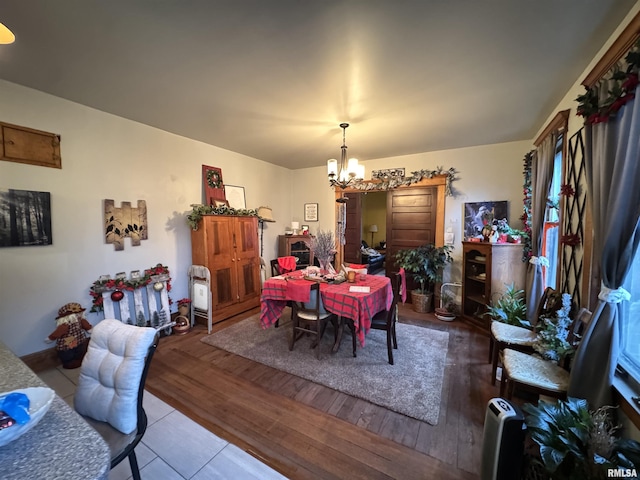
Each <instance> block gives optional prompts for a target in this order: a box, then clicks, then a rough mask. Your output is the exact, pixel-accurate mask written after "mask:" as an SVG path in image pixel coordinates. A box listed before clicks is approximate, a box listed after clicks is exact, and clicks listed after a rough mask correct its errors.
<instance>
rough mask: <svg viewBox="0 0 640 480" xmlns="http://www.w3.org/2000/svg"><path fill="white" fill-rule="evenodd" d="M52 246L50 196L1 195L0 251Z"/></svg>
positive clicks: (26, 192) (27, 193)
mask: <svg viewBox="0 0 640 480" xmlns="http://www.w3.org/2000/svg"><path fill="white" fill-rule="evenodd" d="M52 243H53V239H52V237H51V194H50V193H49V192H34V191H31V190H13V189H9V190H5V191H0V247H27V246H34V245H51V244H52Z"/></svg>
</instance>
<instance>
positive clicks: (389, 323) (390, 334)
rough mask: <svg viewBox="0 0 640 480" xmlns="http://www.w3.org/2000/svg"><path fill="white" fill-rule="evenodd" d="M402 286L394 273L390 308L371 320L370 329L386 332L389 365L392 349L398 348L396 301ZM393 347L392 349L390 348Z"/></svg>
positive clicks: (391, 358) (391, 359)
mask: <svg viewBox="0 0 640 480" xmlns="http://www.w3.org/2000/svg"><path fill="white" fill-rule="evenodd" d="M401 285H402V278H401V276H400V273H394V274H393V277H392V278H391V288H392V290H393V300H392V301H391V308H389V310H383V311H382V312H378V313H376V314H375V315H374V316H373V318H372V319H371V328H372V329H374V330H384V331H386V332H387V356H388V357H389V363H390V364H391V365H393V349H397V348H398V340H397V338H396V319H397V318H398V316H397V311H398V301H399V300H400V286H401ZM352 333H353V339H354V345H353V352H354V355H353V356H354V357H355V332H352ZM392 345H393V348H392Z"/></svg>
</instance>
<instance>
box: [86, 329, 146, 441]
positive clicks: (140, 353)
mask: <svg viewBox="0 0 640 480" xmlns="http://www.w3.org/2000/svg"><path fill="white" fill-rule="evenodd" d="M155 335H156V331H155V329H153V328H148V327H136V326H133V325H127V324H124V323H122V322H120V321H119V320H112V319H106V320H102V321H101V322H100V323H98V324H97V325H96V326H95V327H94V328H93V332H92V335H91V341H90V342H89V348H88V349H87V354H86V355H85V357H84V360H83V362H82V367H81V369H80V377H79V380H78V387H77V389H76V393H75V397H74V405H75V409H76V411H77V412H78V413H80V414H81V415H86V416H88V417H91V418H94V419H96V420H100V421H102V422H108V423H109V424H111V425H112V426H113V427H114V428H115V429H117V430H119V431H121V432H122V433H124V434H129V433H131V432H133V431H134V430H135V429H136V426H137V405H138V404H137V400H138V390H139V387H140V379H141V376H142V371H143V369H144V363H145V357H146V355H147V352H148V350H149V346H150V345H151V344H152V343H153V340H154V338H155Z"/></svg>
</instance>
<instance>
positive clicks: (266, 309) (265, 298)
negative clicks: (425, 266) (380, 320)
mask: <svg viewBox="0 0 640 480" xmlns="http://www.w3.org/2000/svg"><path fill="white" fill-rule="evenodd" d="M291 275H301V273H298V272H295V273H292V274H291ZM360 278H363V280H360ZM353 285H359V286H368V287H369V288H370V291H369V292H368V293H364V292H350V291H349V287H351V286H353ZM320 293H321V295H322V302H323V303H324V307H325V309H326V310H327V311H329V312H331V313H335V314H336V315H340V316H342V317H347V318H350V319H351V320H353V323H354V326H355V330H356V335H357V337H358V340H359V341H360V345H364V338H365V335H366V334H367V333H368V332H369V329H370V328H371V318H372V317H373V316H374V315H375V314H376V313H378V312H380V311H382V310H388V309H389V308H391V303H392V301H393V291H392V289H391V280H390V279H389V278H388V277H383V276H379V275H363V276H358V281H356V283H348V282H344V283H341V284H339V285H331V284H326V283H322V284H320ZM287 300H291V299H290V298H288V297H287V280H285V279H282V278H270V279H268V280H267V281H266V282H265V283H264V285H263V288H262V296H261V297H260V323H261V324H262V328H268V327H270V326H271V325H273V324H274V323H275V322H276V321H277V320H278V319H279V318H280V316H281V315H282V310H284V307H285V306H286V304H287Z"/></svg>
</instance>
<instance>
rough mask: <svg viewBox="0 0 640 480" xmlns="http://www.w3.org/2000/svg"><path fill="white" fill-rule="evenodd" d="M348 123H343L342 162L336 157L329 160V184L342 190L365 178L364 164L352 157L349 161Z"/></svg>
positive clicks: (341, 126)
mask: <svg viewBox="0 0 640 480" xmlns="http://www.w3.org/2000/svg"><path fill="white" fill-rule="evenodd" d="M348 126H349V124H348V123H341V124H340V128H341V129H342V147H340V148H341V152H340V163H338V160H336V159H335V158H332V159H331V160H329V161H327V172H328V174H329V184H330V185H331V186H332V187H340V188H341V189H342V190H344V189H345V188H347V187H348V186H349V185H353V184H355V183H357V182H359V181H362V180H364V165H359V164H358V160H357V159H355V158H350V159H349V161H347V145H346V138H345V137H346V130H347V127H348Z"/></svg>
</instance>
